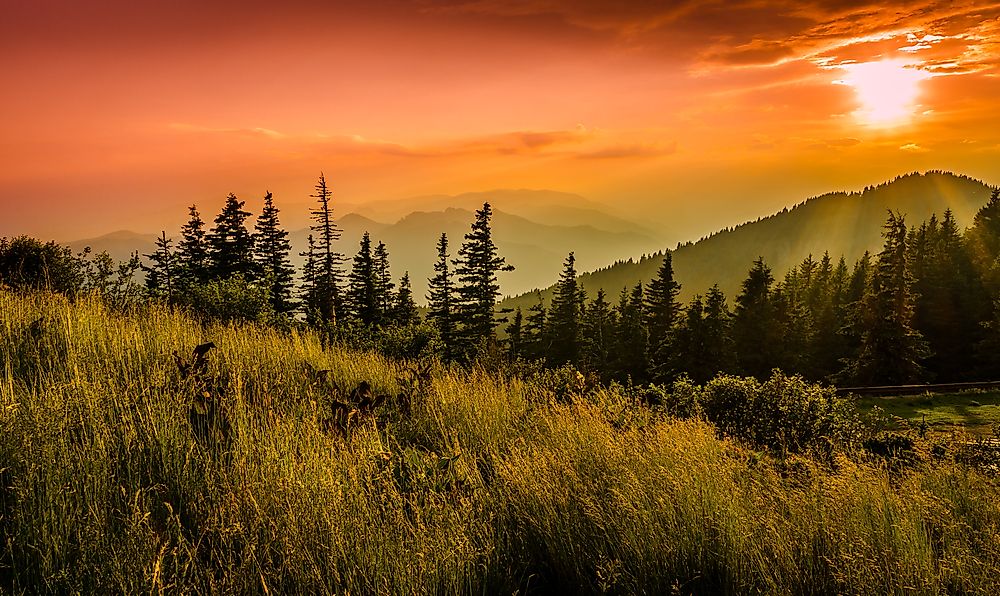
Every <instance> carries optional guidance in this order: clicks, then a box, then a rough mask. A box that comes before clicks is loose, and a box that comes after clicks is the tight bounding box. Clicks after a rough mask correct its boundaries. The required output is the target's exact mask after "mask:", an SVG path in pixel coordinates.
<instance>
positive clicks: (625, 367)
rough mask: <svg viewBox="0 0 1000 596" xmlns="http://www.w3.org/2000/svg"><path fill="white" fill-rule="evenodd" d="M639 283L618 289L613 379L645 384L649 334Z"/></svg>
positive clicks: (641, 289) (646, 379)
mask: <svg viewBox="0 0 1000 596" xmlns="http://www.w3.org/2000/svg"><path fill="white" fill-rule="evenodd" d="M644 307H645V301H644V300H643V288H642V283H641V282H640V283H638V284H636V285H635V287H634V288H632V291H631V293H630V292H629V291H628V289H627V288H623V289H622V293H621V297H620V298H619V301H618V332H617V334H616V338H615V339H616V341H615V356H616V357H615V368H616V369H617V376H618V378H619V379H620V380H622V381H624V380H627V379H631V380H632V381H633V382H635V383H645V382H647V381H648V380H649V359H648V354H649V350H648V343H649V331H648V329H647V328H646V318H645V316H644Z"/></svg>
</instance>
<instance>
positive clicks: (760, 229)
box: [503, 172, 991, 308]
mask: <svg viewBox="0 0 1000 596" xmlns="http://www.w3.org/2000/svg"><path fill="white" fill-rule="evenodd" d="M990 192H991V189H990V187H989V186H987V185H986V184H985V183H983V182H981V181H979V180H975V179H973V178H969V177H967V176H960V175H956V174H951V173H948V172H928V173H925V174H920V173H912V174H907V175H904V176H900V177H897V178H896V179H894V180H892V181H891V182H886V183H883V184H879V185H878V186H872V187H867V188H865V189H864V191H862V192H850V193H848V192H834V193H829V194H825V195H822V196H818V197H814V198H811V199H808V200H806V201H803V202H802V203H799V204H798V205H796V206H794V207H792V208H788V209H783V210H782V211H780V212H778V213H775V214H774V215H771V216H768V217H764V218H761V219H758V220H757V221H753V222H747V223H744V224H742V225H739V226H736V227H734V228H728V229H724V230H721V231H719V232H717V233H715V234H713V235H711V236H708V237H706V238H702V239H701V240H699V241H697V242H694V243H687V244H684V245H681V246H678V248H677V250H675V251H674V254H673V266H674V274H675V276H676V279H677V281H678V282H680V283H681V285H682V289H681V299H682V300H684V299H688V298H690V297H691V296H693V295H694V294H696V293H701V294H703V293H704V292H705V291H706V290H707V289H708V288H709V287H711V286H712V284H714V283H718V284H719V287H720V288H722V290H723V291H724V292H725V293H726V296H727V297H728V298H729V301H730V305H732V302H733V299H734V298H735V296H736V294H737V293H738V292H739V289H740V285H741V283H742V281H743V279H744V278H745V277H746V274H747V271H748V270H749V269H750V265H751V263H752V262H753V260H754V259H756V258H757V257H759V256H760V257H763V258H764V261H765V262H766V263H767V264H768V265H769V266H770V267H771V269H772V271H773V273H774V275H775V277H776V278H779V279H780V277H781V276H783V275H784V274H785V272H787V271H788V270H789V269H791V268H792V267H793V266H795V265H797V264H798V263H799V262H801V261H802V259H804V258H805V257H806V256H808V255H810V254H812V255H813V256H814V257H816V258H819V257H820V256H821V255H822V254H823V252H824V251H829V253H830V256H831V258H833V259H834V260H836V259H839V258H840V256H841V255H843V256H844V257H845V258H846V259H847V260H848V263H853V261H855V260H856V259H857V258H858V257H860V256H861V255H862V254H863V253H864V251H866V250H868V251H871V252H872V253H876V252H878V251H879V250H881V247H882V237H881V233H882V224H883V223H884V222H885V219H886V215H887V210H889V209H892V210H894V211H898V212H900V213H902V214H903V215H904V216H905V217H906V221H907V223H908V224H909V225H911V226H916V225H920V223H921V222H922V221H924V220H925V219H927V218H929V217H930V216H931V215H932V214H934V213H937V214H938V216H940V214H941V213H943V212H944V210H945V209H948V208H950V209H951V210H952V212H953V213H954V215H955V219H956V220H957V222H958V224H959V226H960V227H966V226H968V225H969V224H970V223H971V222H972V217H973V216H974V215H975V213H976V211H978V210H979V208H980V207H982V206H983V205H984V204H986V201H987V200H988V199H989V194H990ZM662 262H663V258H662V256H661V255H659V254H657V255H647V256H643V257H640V258H638V259H634V258H633V259H629V260H627V261H623V262H618V263H615V264H614V265H612V266H610V267H606V268H603V269H599V270H596V271H592V272H590V273H584V274H583V275H581V276H580V282H581V283H582V285H583V287H584V288H586V290H587V292H588V294H589V295H590V296H593V295H594V293H595V292H596V291H597V289H599V288H604V289H605V291H606V292H607V293H608V294H609V297H610V298H611V299H617V297H618V293H619V292H620V291H621V289H622V288H623V287H625V286H634V285H635V284H636V283H637V282H639V281H642V282H649V280H650V279H652V278H653V277H654V276H655V275H656V271H657V270H658V269H659V267H660V264H661V263H662ZM581 269H583V268H582V267H581ZM554 281H555V278H554V277H553V278H552V279H550V280H549V282H550V284H551V283H552V282H554ZM551 292H552V288H551V285H549V286H548V287H547V289H545V290H543V291H542V298H543V300H546V301H547V300H548V299H549V298H550V297H551ZM536 302H537V298H536V297H535V296H534V294H533V293H532V294H528V295H521V296H517V297H514V298H510V299H508V300H505V301H504V303H503V306H504V307H517V306H520V307H522V308H527V307H529V306H530V305H532V304H534V303H536Z"/></svg>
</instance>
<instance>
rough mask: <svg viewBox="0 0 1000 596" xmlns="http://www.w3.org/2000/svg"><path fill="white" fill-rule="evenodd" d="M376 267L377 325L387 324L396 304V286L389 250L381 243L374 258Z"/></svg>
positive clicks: (376, 248)
mask: <svg viewBox="0 0 1000 596" xmlns="http://www.w3.org/2000/svg"><path fill="white" fill-rule="evenodd" d="M372 260H373V265H374V267H375V311H376V312H375V323H376V324H379V325H381V324H383V323H385V322H386V321H385V318H386V317H388V316H390V315H391V313H392V307H393V304H394V302H395V300H394V299H395V293H394V292H393V290H394V289H395V287H396V284H394V283H392V273H391V272H390V271H389V249H387V248H386V246H385V244H383V243H382V242H379V243H378V245H377V246H376V247H375V254H374V255H373V257H372Z"/></svg>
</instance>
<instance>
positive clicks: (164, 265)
mask: <svg viewBox="0 0 1000 596" xmlns="http://www.w3.org/2000/svg"><path fill="white" fill-rule="evenodd" d="M171 248H172V247H171V240H170V238H167V233H166V232H165V231H164V232H160V237H159V238H157V239H156V250H155V251H154V252H153V253H152V254H148V255H143V256H145V257H146V258H147V259H149V261H150V263H151V264H150V265H148V266H147V265H141V267H142V270H143V271H145V272H146V290H147V291H148V292H149V294H150V295H152V296H157V297H162V298H166V299H167V301H168V302H173V301H174V299H175V298H176V293H177V255H176V254H174V252H173V250H172V249H171Z"/></svg>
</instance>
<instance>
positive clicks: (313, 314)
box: [299, 234, 320, 326]
mask: <svg viewBox="0 0 1000 596" xmlns="http://www.w3.org/2000/svg"><path fill="white" fill-rule="evenodd" d="M299 256H302V257H305V263H304V264H303V265H302V286H301V288H300V290H299V296H300V304H301V305H302V311H303V314H305V317H306V323H308V324H309V325H312V326H315V325H317V324H318V323H319V321H320V319H319V300H318V293H317V285H316V276H317V268H318V263H317V258H316V241H315V240H314V239H313V235H312V234H309V239H308V244H307V249H306V251H305V252H302V253H299Z"/></svg>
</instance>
